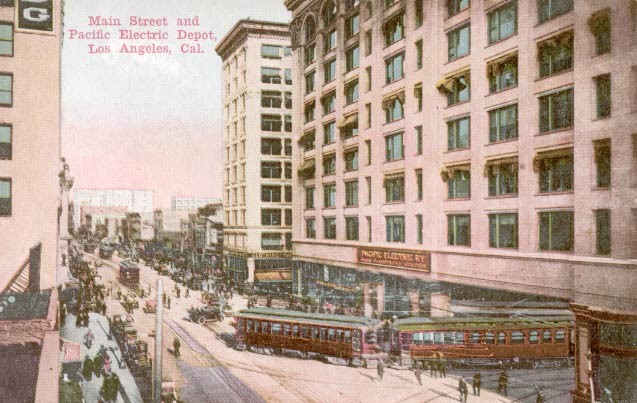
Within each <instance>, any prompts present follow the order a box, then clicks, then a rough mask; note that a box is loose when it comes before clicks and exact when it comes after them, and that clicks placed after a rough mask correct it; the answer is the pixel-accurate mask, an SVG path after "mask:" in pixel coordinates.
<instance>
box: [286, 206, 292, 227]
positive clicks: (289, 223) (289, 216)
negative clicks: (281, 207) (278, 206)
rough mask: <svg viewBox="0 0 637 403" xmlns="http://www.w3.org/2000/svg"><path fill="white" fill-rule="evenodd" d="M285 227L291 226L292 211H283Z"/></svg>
mask: <svg viewBox="0 0 637 403" xmlns="http://www.w3.org/2000/svg"><path fill="white" fill-rule="evenodd" d="M285 225H287V226H291V225H292V209H289V208H287V209H285Z"/></svg>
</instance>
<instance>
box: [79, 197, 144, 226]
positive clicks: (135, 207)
mask: <svg viewBox="0 0 637 403" xmlns="http://www.w3.org/2000/svg"><path fill="white" fill-rule="evenodd" d="M73 205H74V208H75V209H74V210H75V211H74V213H75V216H74V221H75V226H76V227H79V225H80V209H81V207H82V206H92V207H126V209H127V211H129V212H134V213H140V214H141V213H152V211H153V209H154V208H155V204H154V191H152V190H148V189H75V190H73Z"/></svg>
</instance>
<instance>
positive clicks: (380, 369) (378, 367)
mask: <svg viewBox="0 0 637 403" xmlns="http://www.w3.org/2000/svg"><path fill="white" fill-rule="evenodd" d="M376 372H378V379H379V380H381V381H382V380H383V375H384V374H385V367H384V366H383V362H382V361H380V360H379V361H378V364H376Z"/></svg>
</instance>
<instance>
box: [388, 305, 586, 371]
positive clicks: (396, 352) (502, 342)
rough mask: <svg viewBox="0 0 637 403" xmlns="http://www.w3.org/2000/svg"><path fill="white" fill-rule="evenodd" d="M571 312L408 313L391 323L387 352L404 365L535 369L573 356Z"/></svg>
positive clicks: (567, 359) (566, 360)
mask: <svg viewBox="0 0 637 403" xmlns="http://www.w3.org/2000/svg"><path fill="white" fill-rule="evenodd" d="M572 329H573V318H572V316H538V317H533V316H524V317H509V318H484V317H483V318H475V317H448V318H424V317H411V318H404V319H396V320H395V321H394V322H393V323H392V324H391V326H390V330H389V332H386V334H389V336H388V337H387V338H389V339H390V343H389V344H390V345H391V355H393V356H394V357H397V358H399V359H400V360H401V361H404V362H407V363H412V364H415V363H420V364H425V363H426V362H427V361H429V360H432V359H439V358H444V359H445V360H446V361H448V362H449V363H450V364H451V365H456V366H474V365H507V366H516V367H538V366H558V365H568V364H570V362H571V360H572V354H573V340H572V339H571V330H572Z"/></svg>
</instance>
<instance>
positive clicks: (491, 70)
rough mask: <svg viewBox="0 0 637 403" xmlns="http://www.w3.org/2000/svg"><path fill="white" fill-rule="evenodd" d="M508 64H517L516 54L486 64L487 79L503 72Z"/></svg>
mask: <svg viewBox="0 0 637 403" xmlns="http://www.w3.org/2000/svg"><path fill="white" fill-rule="evenodd" d="M510 64H515V65H517V64H518V54H517V52H514V53H509V54H508V55H506V56H502V57H500V58H498V59H495V60H492V61H490V62H488V63H487V77H492V76H495V75H497V74H499V73H500V72H502V70H504V68H505V67H507V65H510Z"/></svg>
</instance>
